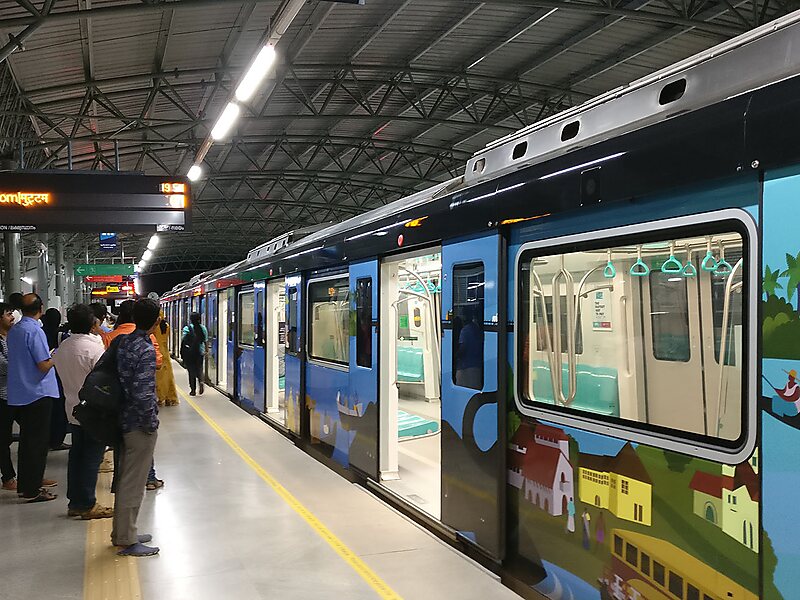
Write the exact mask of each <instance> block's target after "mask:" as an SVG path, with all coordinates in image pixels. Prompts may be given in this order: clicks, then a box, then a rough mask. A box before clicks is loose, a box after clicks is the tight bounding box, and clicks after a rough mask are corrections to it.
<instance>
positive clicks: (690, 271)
mask: <svg viewBox="0 0 800 600" xmlns="http://www.w3.org/2000/svg"><path fill="white" fill-rule="evenodd" d="M681 275H683V276H684V277H694V276H695V275H697V268H696V267H695V266H694V263H693V262H692V249H691V248H689V249H688V251H687V253H686V264H685V265H684V266H683V269H682V270H681Z"/></svg>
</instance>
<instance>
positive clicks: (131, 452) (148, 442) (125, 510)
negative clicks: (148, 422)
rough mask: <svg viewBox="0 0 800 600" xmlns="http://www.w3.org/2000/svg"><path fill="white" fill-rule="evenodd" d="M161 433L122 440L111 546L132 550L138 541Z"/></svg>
mask: <svg viewBox="0 0 800 600" xmlns="http://www.w3.org/2000/svg"><path fill="white" fill-rule="evenodd" d="M157 439H158V432H156V431H154V432H152V433H148V432H145V431H139V430H137V431H131V432H130V433H125V434H123V436H122V449H121V450H122V452H121V456H120V459H119V473H118V475H117V478H116V484H117V488H116V493H115V494H114V522H113V525H112V529H111V543H112V544H114V545H115V546H131V545H133V544H135V543H137V541H138V529H137V527H136V521H137V519H138V518H139V508H140V507H141V506H142V499H143V498H144V488H145V485H147V474H148V472H149V471H150V466H151V464H152V463H153V451H154V450H155V447H156V440H157Z"/></svg>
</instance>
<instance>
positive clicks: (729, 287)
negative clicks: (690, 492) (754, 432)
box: [716, 258, 744, 437]
mask: <svg viewBox="0 0 800 600" xmlns="http://www.w3.org/2000/svg"><path fill="white" fill-rule="evenodd" d="M743 264H744V258H740V259H739V260H738V261H736V264H735V265H734V266H733V268H732V269H731V270H730V273H729V274H728V277H727V281H726V282H725V301H724V303H723V305H722V328H721V332H720V338H719V356H718V359H717V362H718V363H719V388H718V391H717V434H716V435H717V437H719V434H720V430H721V429H722V414H721V410H722V382H723V379H724V377H725V356H726V354H727V345H728V318H729V314H730V307H731V295H732V293H733V290H734V288H737V289H741V287H742V283H743V282H741V281H740V282H738V283H736V284H734V283H733V278H734V276H735V275H736V272H737V271H739V270H741V268H742V265H743ZM726 404H727V403H726Z"/></svg>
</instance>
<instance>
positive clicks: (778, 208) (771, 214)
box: [759, 169, 800, 600]
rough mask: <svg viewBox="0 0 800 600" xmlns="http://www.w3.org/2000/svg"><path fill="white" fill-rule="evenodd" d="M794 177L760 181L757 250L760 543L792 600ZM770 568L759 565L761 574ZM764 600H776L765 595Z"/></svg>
mask: <svg viewBox="0 0 800 600" xmlns="http://www.w3.org/2000/svg"><path fill="white" fill-rule="evenodd" d="M798 194H800V175H797V174H796V169H795V172H794V173H792V172H782V173H776V174H773V176H772V177H767V178H766V181H765V183H764V217H763V220H764V235H763V247H762V266H763V279H762V290H761V291H762V298H761V303H762V305H761V310H762V315H763V330H762V353H763V359H762V361H761V381H760V386H759V388H760V390H761V406H762V408H763V413H762V420H761V427H762V431H761V434H762V440H763V441H762V445H763V449H764V456H765V458H766V459H767V461H766V462H765V464H764V471H763V473H762V489H763V493H764V499H765V502H764V506H763V519H764V523H763V526H764V534H765V538H767V536H768V539H771V540H772V544H773V545H774V547H775V552H776V554H777V556H778V560H777V565H775V568H774V574H773V577H772V580H773V583H774V588H775V589H777V590H779V591H780V592H781V593H782V594H783V597H784V598H793V597H797V573H798V571H799V570H800V549H799V548H798V544H797V539H798V537H800V520H798V518H797V502H796V499H795V498H794V494H791V493H787V490H797V489H800V462H798V460H797V451H796V449H797V448H798V447H800V415H798V410H799V409H800V391H799V390H798V385H797V376H798V372H800V289H798V286H800V237H799V236H798V235H797V227H796V219H795V214H796V212H797V197H798ZM768 568H769V565H767V564H765V569H768ZM767 591H768V590H766V589H765V594H764V598H767V599H769V600H772V599H773V598H779V597H780V595H779V594H777V593H774V592H773V593H767Z"/></svg>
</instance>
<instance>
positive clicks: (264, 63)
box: [236, 44, 275, 102]
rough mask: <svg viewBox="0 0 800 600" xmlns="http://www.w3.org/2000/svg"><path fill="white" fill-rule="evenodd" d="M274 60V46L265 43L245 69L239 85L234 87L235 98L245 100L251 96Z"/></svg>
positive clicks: (240, 100)
mask: <svg viewBox="0 0 800 600" xmlns="http://www.w3.org/2000/svg"><path fill="white" fill-rule="evenodd" d="M274 62H275V48H274V47H273V46H272V45H270V44H267V45H266V46H264V47H263V48H261V52H259V53H258V55H257V56H256V59H255V60H254V61H253V64H251V65H250V68H249V69H247V73H245V76H244V77H243V78H242V81H241V82H240V83H239V87H237V88H236V99H237V100H238V101H239V102H247V101H248V100H249V99H250V98H252V97H253V94H255V93H256V90H257V89H258V85H259V84H260V83H261V82H262V81H263V80H264V77H266V76H267V73H268V72H269V68H270V67H271V66H272V63H274Z"/></svg>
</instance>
